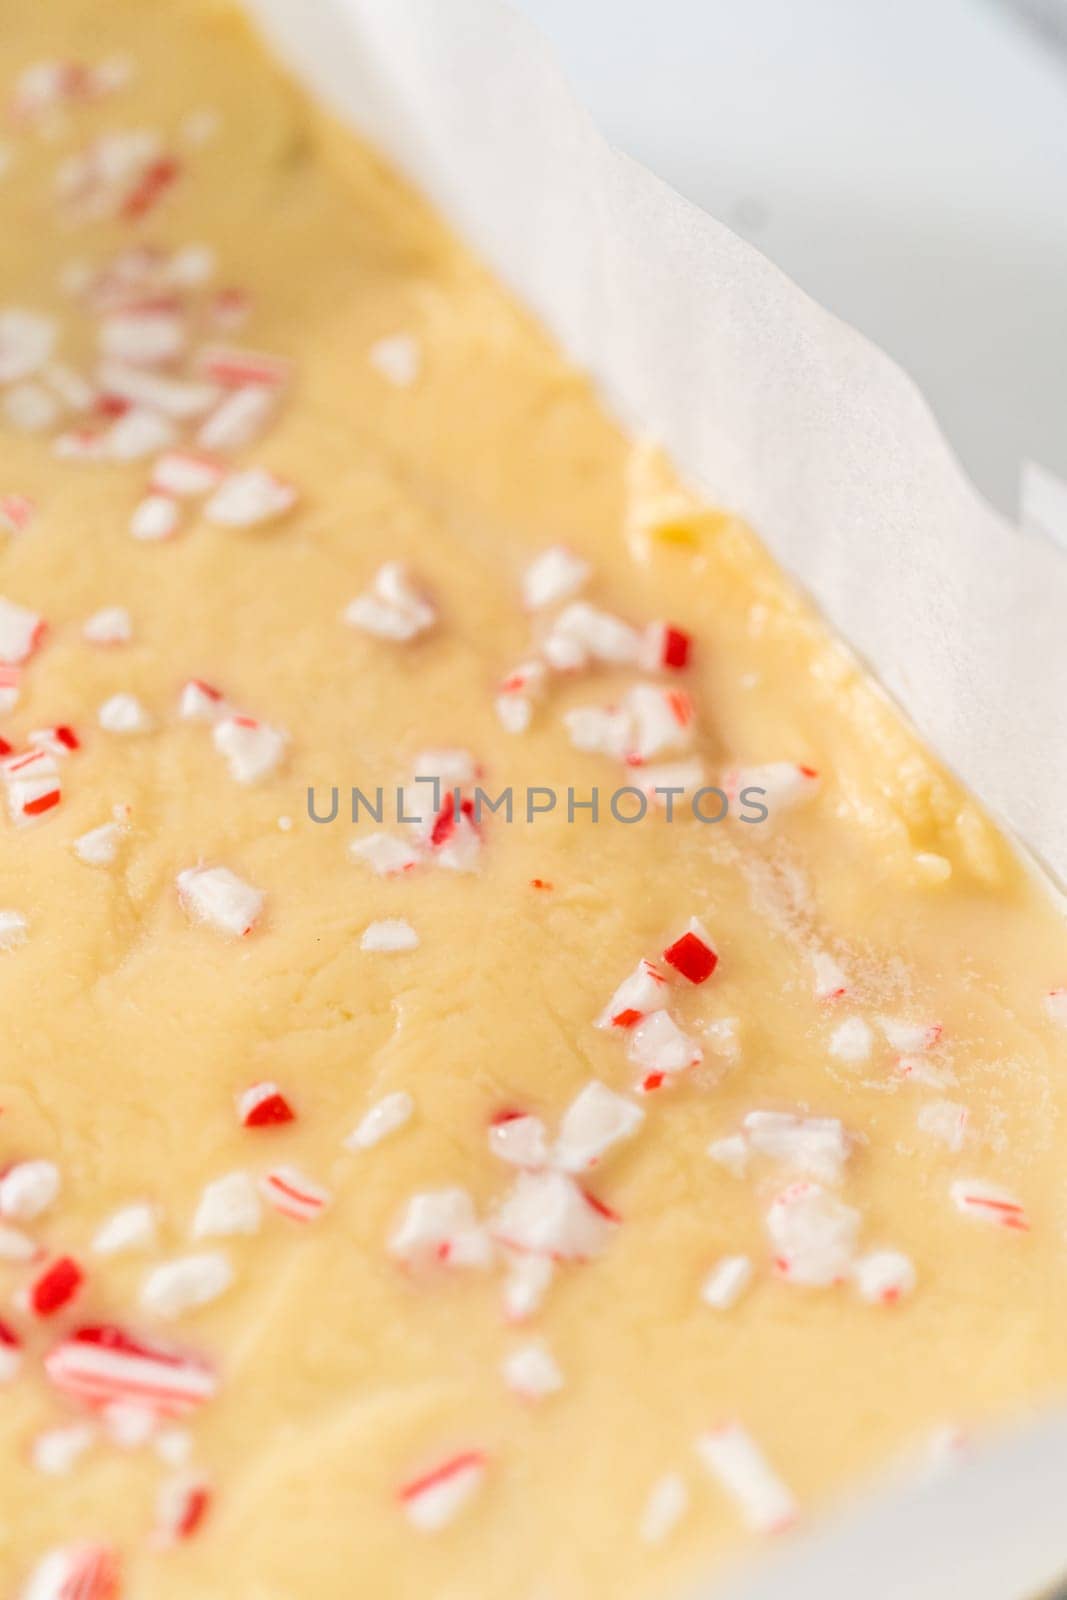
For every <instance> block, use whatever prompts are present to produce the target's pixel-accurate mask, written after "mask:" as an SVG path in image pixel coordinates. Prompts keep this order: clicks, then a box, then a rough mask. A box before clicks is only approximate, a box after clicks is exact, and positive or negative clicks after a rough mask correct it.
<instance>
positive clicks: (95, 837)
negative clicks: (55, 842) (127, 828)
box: [73, 822, 124, 867]
mask: <svg viewBox="0 0 1067 1600" xmlns="http://www.w3.org/2000/svg"><path fill="white" fill-rule="evenodd" d="M123 831H124V830H123V828H122V825H121V823H118V822H104V823H101V825H100V827H99V828H91V829H90V830H89V832H88V833H83V834H81V835H80V836H79V837H78V838H77V839H75V841H74V845H73V850H74V854H75V855H76V856H77V858H78V860H79V861H84V863H85V865H86V866H87V867H110V866H111V864H112V862H113V861H114V860H115V857H116V856H117V855H118V853H119V845H120V844H121V842H122V835H123Z"/></svg>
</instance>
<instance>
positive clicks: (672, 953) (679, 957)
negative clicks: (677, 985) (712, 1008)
mask: <svg viewBox="0 0 1067 1600" xmlns="http://www.w3.org/2000/svg"><path fill="white" fill-rule="evenodd" d="M663 959H664V961H665V962H666V963H667V965H668V966H669V967H673V969H674V971H675V972H677V973H680V974H681V976H682V977H683V978H685V979H687V980H688V981H689V982H690V983H693V984H699V983H706V982H707V980H708V979H709V978H710V977H711V975H712V973H713V972H714V971H715V968H716V967H717V966H718V964H719V955H718V951H717V950H716V949H715V946H714V945H713V944H712V942H711V935H710V933H709V932H708V930H707V929H706V928H705V927H704V925H703V923H702V922H698V920H697V918H696V917H690V919H689V926H688V927H687V928H686V930H685V932H684V933H683V934H680V935H679V937H678V938H677V939H675V940H674V942H673V943H672V944H669V945H668V946H667V948H666V950H664V952H663Z"/></svg>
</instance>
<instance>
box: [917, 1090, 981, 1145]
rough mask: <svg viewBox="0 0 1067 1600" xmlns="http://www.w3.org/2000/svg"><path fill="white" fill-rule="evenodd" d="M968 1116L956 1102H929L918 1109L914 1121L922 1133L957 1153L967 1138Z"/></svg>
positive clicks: (963, 1107)
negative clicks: (938, 1140)
mask: <svg viewBox="0 0 1067 1600" xmlns="http://www.w3.org/2000/svg"><path fill="white" fill-rule="evenodd" d="M969 1116H970V1113H969V1112H968V1110H967V1107H966V1106H963V1105H960V1103H959V1101H958V1100H930V1101H928V1102H927V1103H926V1105H924V1106H920V1107H919V1113H918V1116H917V1118H916V1121H917V1122H918V1125H919V1127H920V1129H921V1130H922V1132H923V1133H928V1134H930V1135H931V1137H932V1138H934V1139H940V1141H941V1143H942V1144H943V1145H947V1147H948V1149H950V1150H952V1151H958V1150H962V1149H963V1143H964V1140H965V1139H966V1137H967V1122H968V1118H969Z"/></svg>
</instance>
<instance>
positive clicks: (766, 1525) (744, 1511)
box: [697, 1422, 797, 1533]
mask: <svg viewBox="0 0 1067 1600" xmlns="http://www.w3.org/2000/svg"><path fill="white" fill-rule="evenodd" d="M697 1453H698V1454H699V1456H700V1459H701V1460H702V1461H703V1463H704V1465H705V1467H707V1469H708V1471H709V1472H710V1473H711V1475H712V1477H713V1478H715V1480H716V1481H717V1482H718V1483H719V1485H720V1486H721V1487H722V1488H723V1489H725V1491H726V1493H727V1494H728V1495H729V1496H730V1498H731V1499H732V1500H733V1502H734V1504H735V1505H736V1506H737V1508H738V1510H739V1511H740V1513H741V1515H742V1517H743V1518H744V1520H745V1523H746V1524H747V1526H748V1527H749V1528H750V1529H751V1530H752V1531H753V1533H777V1532H779V1531H780V1530H781V1529H783V1528H787V1527H788V1526H789V1525H790V1523H792V1522H793V1521H794V1519H795V1517H796V1512H797V1506H796V1501H795V1499H794V1498H793V1495H792V1492H791V1491H790V1490H789V1489H788V1488H787V1487H786V1485H785V1484H784V1483H783V1482H782V1480H781V1478H779V1476H778V1474H777V1473H776V1472H775V1471H774V1469H773V1468H772V1467H771V1466H770V1464H769V1463H768V1461H767V1458H766V1457H765V1456H764V1454H763V1452H762V1450H761V1449H760V1448H759V1446H758V1445H757V1444H756V1442H755V1440H754V1439H753V1438H752V1436H751V1434H750V1433H749V1432H748V1431H747V1429H745V1428H743V1427H742V1426H741V1424H740V1423H738V1422H730V1423H727V1424H726V1425H725V1426H723V1427H721V1428H716V1429H715V1431H714V1432H713V1433H704V1434H701V1436H700V1438H699V1439H698V1440H697Z"/></svg>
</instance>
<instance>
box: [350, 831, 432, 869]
mask: <svg viewBox="0 0 1067 1600" xmlns="http://www.w3.org/2000/svg"><path fill="white" fill-rule="evenodd" d="M348 853H349V855H350V856H351V857H352V859H353V861H363V862H365V863H366V864H367V866H368V867H370V869H371V871H372V872H375V873H377V875H378V877H379V878H393V877H396V876H398V875H399V874H400V873H401V872H408V871H410V870H411V868H412V867H414V866H417V865H418V861H419V853H418V851H417V850H415V849H414V848H413V847H412V846H411V845H410V844H408V842H407V840H406V839H398V838H396V837H395V835H393V834H390V833H371V834H368V835H367V837H366V838H365V839H353V840H352V842H351V844H350V845H349V846H348Z"/></svg>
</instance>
